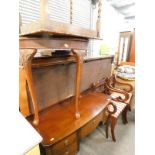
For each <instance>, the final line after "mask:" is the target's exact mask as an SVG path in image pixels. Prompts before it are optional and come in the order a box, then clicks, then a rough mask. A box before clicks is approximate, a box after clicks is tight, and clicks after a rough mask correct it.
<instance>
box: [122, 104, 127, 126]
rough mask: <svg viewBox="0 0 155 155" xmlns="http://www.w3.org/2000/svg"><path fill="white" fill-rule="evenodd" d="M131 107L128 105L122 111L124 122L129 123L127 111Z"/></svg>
mask: <svg viewBox="0 0 155 155" xmlns="http://www.w3.org/2000/svg"><path fill="white" fill-rule="evenodd" d="M128 109H129V106H128V105H127V106H126V107H125V109H124V110H123V112H122V121H123V124H127V123H128V120H127V111H128Z"/></svg>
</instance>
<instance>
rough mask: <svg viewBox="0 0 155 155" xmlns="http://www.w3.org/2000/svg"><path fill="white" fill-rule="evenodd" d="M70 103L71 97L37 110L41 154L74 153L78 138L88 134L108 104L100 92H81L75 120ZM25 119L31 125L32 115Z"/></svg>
mask: <svg viewBox="0 0 155 155" xmlns="http://www.w3.org/2000/svg"><path fill="white" fill-rule="evenodd" d="M74 102H75V98H72V99H71V98H70V99H68V100H65V101H64V102H60V103H58V104H55V105H53V106H51V107H49V108H46V109H45V110H43V111H42V112H40V113H39V118H40V119H39V120H40V122H39V124H38V126H35V128H36V129H37V131H38V132H39V133H40V134H41V135H42V137H43V141H42V146H43V150H42V152H43V153H45V152H46V153H45V154H47V155H49V154H52V155H53V154H54V155H59V154H74V153H76V152H77V151H78V149H79V143H80V139H82V138H84V137H85V136H87V135H88V134H89V133H91V132H92V131H93V130H94V129H95V128H96V127H97V126H98V124H99V123H100V122H102V121H103V110H104V109H105V107H106V106H107V105H108V103H109V101H108V100H107V97H106V96H104V95H103V94H101V93H96V92H86V93H83V94H81V97H80V101H79V102H80V104H79V111H80V118H79V119H76V118H75V117H74V113H75V111H74V104H75V103H74ZM29 121H30V122H31V123H32V124H33V122H32V121H33V118H32V117H30V118H29Z"/></svg>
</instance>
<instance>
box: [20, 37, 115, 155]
mask: <svg viewBox="0 0 155 155" xmlns="http://www.w3.org/2000/svg"><path fill="white" fill-rule="evenodd" d="M87 44H88V39H83V38H82V39H80V38H74V37H73V38H71V37H70V38H64V37H59V38H58V37H49V38H43V39H42V38H36V37H26V38H20V111H21V112H22V113H23V114H24V116H25V117H27V119H28V120H29V122H30V123H31V124H32V125H33V126H34V128H35V129H36V130H37V131H38V132H39V133H40V134H41V136H42V137H43V141H42V143H41V144H40V147H41V148H42V149H41V150H42V153H43V154H47V155H49V154H56V155H58V154H71V155H73V154H75V153H76V152H77V151H78V149H79V142H80V139H82V138H83V137H85V136H86V135H88V134H89V133H90V132H92V131H93V130H94V129H95V128H96V127H97V126H98V124H99V123H100V122H103V121H106V118H107V116H105V110H106V109H107V108H106V106H107V105H108V104H109V102H110V101H109V100H108V97H107V96H104V95H103V94H101V93H96V92H90V91H86V90H87V89H88V88H89V87H90V85H91V83H92V82H94V81H96V80H99V79H100V78H101V77H103V76H109V75H110V71H111V63H112V60H113V56H107V57H98V58H93V57H85V58H83V56H82V54H81V53H82V51H85V50H87ZM38 49H71V51H70V53H69V55H67V56H65V57H46V58H34V57H33V56H34V54H35V53H36V52H37V50H38ZM92 72H93V73H94V74H93V75H92ZM88 77H89V79H88ZM85 91H86V92H85ZM82 92H84V93H82ZM81 93H82V94H81Z"/></svg>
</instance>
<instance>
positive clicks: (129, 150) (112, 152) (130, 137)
mask: <svg viewBox="0 0 155 155" xmlns="http://www.w3.org/2000/svg"><path fill="white" fill-rule="evenodd" d="M109 135H110V136H109V138H108V139H106V137H105V130H104V125H102V124H101V125H99V127H98V128H97V129H96V130H95V131H94V132H92V133H91V134H90V135H88V136H87V137H85V138H84V139H83V140H82V141H81V143H80V151H79V152H78V153H77V155H134V154H135V110H134V109H132V111H131V112H130V111H129V112H128V124H126V125H124V124H122V120H121V117H119V119H118V122H117V125H116V129H115V135H116V142H113V141H112V140H111V134H110V130H109Z"/></svg>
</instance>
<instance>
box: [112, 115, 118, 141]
mask: <svg viewBox="0 0 155 155" xmlns="http://www.w3.org/2000/svg"><path fill="white" fill-rule="evenodd" d="M116 122H117V119H116V118H115V117H111V135H112V140H113V141H114V142H116V138H115V132H114V131H115V126H116Z"/></svg>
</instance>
